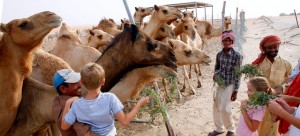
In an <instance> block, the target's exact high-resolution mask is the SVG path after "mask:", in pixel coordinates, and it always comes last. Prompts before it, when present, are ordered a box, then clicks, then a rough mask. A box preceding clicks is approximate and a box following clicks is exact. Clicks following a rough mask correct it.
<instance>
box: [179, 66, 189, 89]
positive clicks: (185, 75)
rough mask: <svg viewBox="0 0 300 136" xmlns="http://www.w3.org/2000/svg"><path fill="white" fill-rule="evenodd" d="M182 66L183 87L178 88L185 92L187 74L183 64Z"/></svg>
mask: <svg viewBox="0 0 300 136" xmlns="http://www.w3.org/2000/svg"><path fill="white" fill-rule="evenodd" d="M182 68H183V87H182V89H181V90H180V92H185V81H186V80H187V79H188V75H187V72H186V69H185V66H183V67H182Z"/></svg>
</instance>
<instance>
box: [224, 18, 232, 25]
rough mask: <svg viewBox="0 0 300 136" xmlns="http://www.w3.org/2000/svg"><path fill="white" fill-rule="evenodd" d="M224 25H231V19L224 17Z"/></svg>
mask: <svg viewBox="0 0 300 136" xmlns="http://www.w3.org/2000/svg"><path fill="white" fill-rule="evenodd" d="M224 24H231V17H230V16H226V17H224Z"/></svg>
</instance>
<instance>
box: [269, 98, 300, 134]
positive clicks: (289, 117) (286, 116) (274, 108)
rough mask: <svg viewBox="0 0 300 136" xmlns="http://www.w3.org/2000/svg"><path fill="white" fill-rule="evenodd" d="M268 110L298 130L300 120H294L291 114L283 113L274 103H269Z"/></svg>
mask: <svg viewBox="0 0 300 136" xmlns="http://www.w3.org/2000/svg"><path fill="white" fill-rule="evenodd" d="M268 109H269V110H270V111H271V112H272V113H274V114H276V115H278V116H279V117H281V118H282V119H284V120H286V121H287V122H289V123H291V124H292V125H293V126H295V127H297V128H298V129H300V119H299V118H296V117H295V116H294V115H293V114H290V113H288V112H287V111H285V110H284V109H283V108H282V107H281V106H280V105H279V104H278V103H277V102H276V101H269V102H268Z"/></svg>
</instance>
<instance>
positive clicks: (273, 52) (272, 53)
mask: <svg viewBox="0 0 300 136" xmlns="http://www.w3.org/2000/svg"><path fill="white" fill-rule="evenodd" d="M266 54H267V56H268V57H271V58H275V57H276V56H277V55H278V51H272V52H267V53H266Z"/></svg>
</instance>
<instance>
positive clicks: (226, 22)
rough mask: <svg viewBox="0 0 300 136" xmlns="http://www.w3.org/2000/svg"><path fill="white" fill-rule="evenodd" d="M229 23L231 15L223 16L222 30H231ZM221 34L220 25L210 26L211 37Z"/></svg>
mask: <svg viewBox="0 0 300 136" xmlns="http://www.w3.org/2000/svg"><path fill="white" fill-rule="evenodd" d="M230 24H231V17H230V16H226V17H224V31H229V30H231V27H230ZM221 34H222V27H220V28H217V29H216V28H212V31H211V37H218V36H221Z"/></svg>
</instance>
